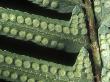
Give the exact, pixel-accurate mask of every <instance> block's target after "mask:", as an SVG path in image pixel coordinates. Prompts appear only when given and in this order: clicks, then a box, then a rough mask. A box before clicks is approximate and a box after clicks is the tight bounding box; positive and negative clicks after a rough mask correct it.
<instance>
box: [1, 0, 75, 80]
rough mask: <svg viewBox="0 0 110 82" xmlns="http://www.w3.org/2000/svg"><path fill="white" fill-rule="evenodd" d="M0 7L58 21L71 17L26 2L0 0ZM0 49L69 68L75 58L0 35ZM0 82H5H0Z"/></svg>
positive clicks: (22, 0) (71, 55) (69, 14)
mask: <svg viewBox="0 0 110 82" xmlns="http://www.w3.org/2000/svg"><path fill="white" fill-rule="evenodd" d="M0 7H5V8H11V9H15V10H20V11H25V12H28V13H33V14H38V15H43V16H47V17H50V18H55V19H60V20H69V19H70V17H71V13H67V14H61V13H58V12H56V11H52V10H48V9H45V8H42V7H39V6H38V5H35V4H32V3H31V2H28V1H27V0H0ZM0 49H3V50H8V51H10V52H14V53H18V54H25V55H28V56H31V57H35V58H38V59H44V60H48V61H52V62H55V63H59V64H64V65H69V66H72V65H73V64H74V62H75V59H76V57H77V55H76V54H77V53H74V54H70V53H66V52H64V51H59V50H54V49H50V48H45V47H41V46H38V45H36V44H34V43H32V42H25V41H21V40H15V39H12V38H8V37H6V36H2V35H0ZM0 82H6V81H3V80H0Z"/></svg>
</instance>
